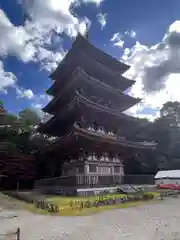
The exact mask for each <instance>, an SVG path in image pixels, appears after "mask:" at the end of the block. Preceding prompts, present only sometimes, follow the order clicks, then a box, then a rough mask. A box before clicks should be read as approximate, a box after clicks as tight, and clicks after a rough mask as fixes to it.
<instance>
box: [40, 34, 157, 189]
mask: <svg viewBox="0 0 180 240" xmlns="http://www.w3.org/2000/svg"><path fill="white" fill-rule="evenodd" d="M128 69H129V66H127V65H125V64H124V63H122V62H119V61H118V60H116V59H114V58H112V57H111V56H109V55H108V54H106V53H104V52H103V51H101V50H100V49H98V48H96V47H95V46H93V45H92V44H91V43H90V42H89V41H88V40H87V39H85V38H84V37H82V36H81V35H78V36H77V38H76V40H75V41H74V42H73V44H72V48H71V49H70V50H69V52H68V53H67V55H66V57H65V58H64V60H63V61H62V62H61V63H60V64H59V66H58V67H57V69H56V70H55V71H54V72H53V73H52V75H51V78H52V79H53V84H52V86H51V87H50V88H49V89H48V90H47V93H48V94H49V95H51V96H53V100H52V101H50V102H49V103H48V105H47V106H46V107H44V109H43V111H44V112H46V113H48V114H50V115H52V117H51V118H50V119H49V120H48V121H46V122H44V123H41V124H40V125H39V128H38V131H39V132H41V133H45V134H48V135H50V136H56V137H58V140H57V141H56V142H54V143H53V144H52V145H51V146H49V148H50V149H51V150H52V149H56V151H58V159H59V161H62V163H63V165H62V169H61V170H62V172H61V175H62V176H61V181H60V182H59V184H60V185H61V187H62V185H64V184H65V185H66V186H69V187H70V186H71V185H72V181H70V180H69V179H70V178H71V179H74V180H73V185H75V183H76V188H77V189H78V188H81V189H82V188H86V189H87V188H89V187H90V186H91V187H92V186H93V187H102V186H104V187H111V186H116V185H118V184H120V183H121V182H122V178H123V176H124V171H123V162H124V161H125V158H126V157H127V156H128V155H133V154H136V153H138V152H139V151H146V150H148V149H149V150H153V149H155V147H156V143H154V142H146V141H143V142H138V141H132V140H131V138H130V137H129V136H130V133H131V131H132V130H133V125H134V124H137V121H138V120H137V119H135V118H133V117H131V116H128V115H126V114H124V113H123V111H125V110H126V109H128V108H130V107H132V106H133V105H134V104H136V103H138V102H139V101H140V99H136V98H133V97H131V96H129V95H126V94H125V93H124V92H125V91H126V90H127V89H128V88H129V87H131V86H132V85H133V83H134V81H132V80H129V79H126V78H125V77H123V76H122V74H123V73H124V72H125V71H126V70H128ZM62 179H63V181H62ZM62 182H63V184H62Z"/></svg>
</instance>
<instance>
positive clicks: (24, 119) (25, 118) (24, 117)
mask: <svg viewBox="0 0 180 240" xmlns="http://www.w3.org/2000/svg"><path fill="white" fill-rule="evenodd" d="M19 118H20V122H21V123H22V124H23V125H24V126H30V125H38V124H39V123H40V121H41V118H40V117H39V116H38V114H37V113H36V112H35V111H33V110H31V109H29V108H26V109H24V110H23V111H21V112H19Z"/></svg>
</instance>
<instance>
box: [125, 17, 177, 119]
mask: <svg viewBox="0 0 180 240" xmlns="http://www.w3.org/2000/svg"><path fill="white" fill-rule="evenodd" d="M122 60H123V61H124V62H126V63H128V64H130V65H131V68H130V70H129V71H127V72H126V73H125V76H126V77H128V78H132V79H135V80H136V83H135V84H134V86H133V87H132V89H131V90H130V94H131V95H133V96H134V97H140V98H142V99H144V101H143V103H142V104H143V108H152V109H155V110H157V114H158V112H159V109H160V108H161V107H162V105H163V104H164V103H165V102H167V101H176V100H177V101H180V94H179V89H180V65H179V62H180V21H176V22H175V23H173V24H172V25H170V27H169V29H168V31H167V33H166V34H165V36H164V38H163V39H162V41H161V42H159V43H158V44H156V45H154V46H151V47H147V46H144V45H142V44H140V43H139V42H136V44H135V45H134V46H133V47H132V48H131V49H125V51H124V54H123V56H122ZM141 107H142V106H141ZM135 110H136V111H135V113H134V114H135V115H136V113H137V112H138V111H139V109H138V108H136V109H135Z"/></svg>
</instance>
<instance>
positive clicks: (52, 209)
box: [33, 200, 59, 213]
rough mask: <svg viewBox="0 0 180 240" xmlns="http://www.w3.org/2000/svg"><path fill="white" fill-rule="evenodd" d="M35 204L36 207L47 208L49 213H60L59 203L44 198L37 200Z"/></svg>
mask: <svg viewBox="0 0 180 240" xmlns="http://www.w3.org/2000/svg"><path fill="white" fill-rule="evenodd" d="M33 204H34V206H35V207H36V208H39V209H41V210H46V211H48V212H49V213H59V206H58V205H57V204H54V203H51V202H47V201H44V200H35V201H34V202H33Z"/></svg>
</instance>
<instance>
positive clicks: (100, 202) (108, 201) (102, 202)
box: [69, 193, 154, 210]
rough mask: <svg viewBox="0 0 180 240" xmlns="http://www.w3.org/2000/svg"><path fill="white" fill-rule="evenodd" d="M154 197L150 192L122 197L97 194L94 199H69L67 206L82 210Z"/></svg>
mask: <svg viewBox="0 0 180 240" xmlns="http://www.w3.org/2000/svg"><path fill="white" fill-rule="evenodd" d="M153 198H154V194H152V193H143V194H141V195H134V196H129V195H127V196H123V197H106V196H99V197H98V198H97V199H96V200H94V201H90V200H87V201H80V200H75V201H70V202H69V207H70V208H71V209H72V210H74V209H79V210H82V209H84V208H91V207H97V208H98V207H101V206H106V205H118V204H121V203H122V204H123V203H128V202H136V201H143V200H144V201H147V200H152V199H153Z"/></svg>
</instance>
